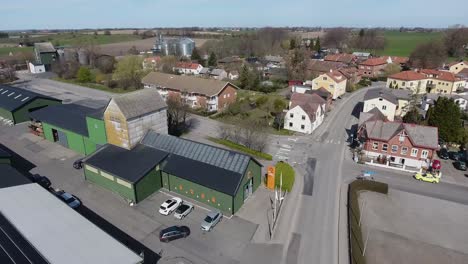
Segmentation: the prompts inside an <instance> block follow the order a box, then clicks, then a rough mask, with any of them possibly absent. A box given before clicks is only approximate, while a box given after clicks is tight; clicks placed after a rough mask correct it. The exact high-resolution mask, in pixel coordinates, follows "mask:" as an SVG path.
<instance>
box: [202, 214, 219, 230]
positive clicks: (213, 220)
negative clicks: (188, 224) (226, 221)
mask: <svg viewBox="0 0 468 264" xmlns="http://www.w3.org/2000/svg"><path fill="white" fill-rule="evenodd" d="M222 217H223V213H221V211H218V210H215V211H211V212H209V213H208V214H207V215H206V217H205V219H204V220H203V222H202V223H201V229H202V230H203V231H211V229H213V227H214V226H215V225H216V224H218V223H219V221H221V218H222Z"/></svg>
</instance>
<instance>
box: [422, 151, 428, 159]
mask: <svg viewBox="0 0 468 264" xmlns="http://www.w3.org/2000/svg"><path fill="white" fill-rule="evenodd" d="M427 156H429V151H427V150H423V151H421V158H424V159H425V158H427Z"/></svg>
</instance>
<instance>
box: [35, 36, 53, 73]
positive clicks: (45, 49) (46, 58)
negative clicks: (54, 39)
mask: <svg viewBox="0 0 468 264" xmlns="http://www.w3.org/2000/svg"><path fill="white" fill-rule="evenodd" d="M34 55H35V57H36V64H38V65H44V68H45V70H46V71H50V70H51V68H52V63H54V62H55V61H56V60H58V54H57V50H56V49H55V48H54V45H52V43H50V42H41V43H34Z"/></svg>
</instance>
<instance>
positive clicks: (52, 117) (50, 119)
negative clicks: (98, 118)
mask: <svg viewBox="0 0 468 264" xmlns="http://www.w3.org/2000/svg"><path fill="white" fill-rule="evenodd" d="M99 111H100V109H94V108H89V107H85V106H81V105H76V104H61V105H51V106H47V107H44V108H41V109H39V110H36V111H34V112H31V114H30V116H31V117H32V118H34V119H36V120H38V121H41V122H44V123H48V124H51V125H54V126H57V127H60V128H63V129H67V130H69V131H72V132H75V133H77V134H80V135H82V136H85V137H87V136H88V126H87V123H86V116H87V115H93V114H94V113H95V112H99Z"/></svg>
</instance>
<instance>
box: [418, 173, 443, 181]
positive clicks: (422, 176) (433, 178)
mask: <svg viewBox="0 0 468 264" xmlns="http://www.w3.org/2000/svg"><path fill="white" fill-rule="evenodd" d="M414 178H415V179H416V180H420V181H425V182H430V183H439V181H440V177H438V176H434V175H432V174H430V173H416V174H415V175H414Z"/></svg>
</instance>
